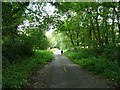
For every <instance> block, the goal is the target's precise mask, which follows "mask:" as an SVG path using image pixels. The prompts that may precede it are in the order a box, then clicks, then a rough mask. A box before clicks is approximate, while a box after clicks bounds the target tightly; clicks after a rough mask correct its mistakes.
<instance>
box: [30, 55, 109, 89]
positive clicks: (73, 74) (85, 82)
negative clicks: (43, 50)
mask: <svg viewBox="0 0 120 90" xmlns="http://www.w3.org/2000/svg"><path fill="white" fill-rule="evenodd" d="M41 72H42V74H44V75H39V74H41ZM41 76H42V77H41ZM40 83H42V85H41V84H40ZM31 87H34V88H36V87H37V88H40V87H46V88H108V86H107V84H106V80H104V79H101V78H99V76H96V75H93V74H91V73H88V71H86V70H83V69H82V68H81V67H80V66H78V65H77V64H74V63H73V62H71V61H70V60H69V59H68V58H67V57H65V56H63V55H55V58H54V60H53V61H52V62H51V63H49V64H48V65H46V66H45V68H44V69H42V71H40V70H38V73H37V74H36V76H35V77H34V83H32V84H31Z"/></svg>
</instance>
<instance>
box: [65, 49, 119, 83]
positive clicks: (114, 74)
mask: <svg viewBox="0 0 120 90" xmlns="http://www.w3.org/2000/svg"><path fill="white" fill-rule="evenodd" d="M92 51H93V53H92ZM98 53H99V54H98ZM64 54H65V55H66V56H68V57H69V58H70V59H71V60H72V61H73V62H75V63H76V64H78V65H80V66H82V67H83V68H86V69H87V70H89V71H92V72H94V73H97V74H100V75H102V76H104V77H106V78H108V79H109V80H111V81H114V82H116V83H117V84H118V83H120V67H119V66H118V63H117V61H115V60H114V61H112V60H111V59H112V58H113V57H111V56H110V57H108V56H109V55H108V56H107V57H106V56H105V55H104V52H103V53H101V52H96V50H80V51H79V52H73V51H67V52H65V53H64Z"/></svg>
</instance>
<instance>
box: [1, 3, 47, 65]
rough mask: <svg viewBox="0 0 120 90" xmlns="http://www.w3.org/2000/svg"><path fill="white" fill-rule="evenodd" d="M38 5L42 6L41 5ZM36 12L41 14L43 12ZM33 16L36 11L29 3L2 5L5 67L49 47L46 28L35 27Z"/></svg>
mask: <svg viewBox="0 0 120 90" xmlns="http://www.w3.org/2000/svg"><path fill="white" fill-rule="evenodd" d="M31 5H32V4H31ZM38 5H39V6H40V5H41V3H38ZM41 7H42V6H41ZM36 12H39V13H41V12H42V11H36ZM39 13H38V14H39ZM33 14H34V11H33V10H32V7H30V3H28V2H12V3H10V2H3V3H2V19H3V21H2V61H3V66H5V65H7V64H9V63H13V62H16V61H18V60H21V59H22V58H25V57H28V56H31V55H32V54H33V50H36V49H42V50H44V49H47V47H48V46H49V43H48V40H47V38H46V36H45V28H46V27H43V26H42V25H41V24H38V25H37V26H35V23H36V22H34V20H35V19H36V18H35V17H34V18H33V16H34V15H33ZM35 16H36V15H35ZM28 22H30V23H28ZM41 23H42V22H41ZM43 24H44V22H43ZM44 25H45V24H44Z"/></svg>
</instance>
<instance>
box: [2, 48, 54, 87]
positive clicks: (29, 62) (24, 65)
mask: <svg viewBox="0 0 120 90" xmlns="http://www.w3.org/2000/svg"><path fill="white" fill-rule="evenodd" d="M52 58H53V53H52V52H51V51H42V50H37V51H35V53H34V55H33V56H31V57H29V58H27V59H25V60H22V61H21V62H17V63H15V64H10V65H8V66H7V67H5V68H3V72H2V87H3V88H21V87H24V86H26V85H27V83H28V81H27V78H28V76H29V75H30V74H31V73H32V71H33V69H35V68H37V67H38V66H43V65H45V64H47V63H48V62H50V61H51V60H52Z"/></svg>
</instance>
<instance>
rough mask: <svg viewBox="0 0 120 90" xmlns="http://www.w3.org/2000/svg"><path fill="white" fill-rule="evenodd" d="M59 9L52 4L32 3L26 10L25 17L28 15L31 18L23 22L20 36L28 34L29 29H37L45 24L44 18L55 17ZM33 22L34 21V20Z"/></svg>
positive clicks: (20, 27)
mask: <svg viewBox="0 0 120 90" xmlns="http://www.w3.org/2000/svg"><path fill="white" fill-rule="evenodd" d="M55 11H57V9H56V8H55V6H53V5H51V4H50V3H45V2H43V3H41V4H40V3H39V2H36V3H34V2H30V4H29V6H28V7H27V9H26V10H25V14H23V16H25V15H28V16H29V18H26V19H25V20H23V22H22V23H21V24H20V25H19V26H18V30H19V31H20V32H19V34H21V33H22V32H24V33H25V32H26V29H28V28H34V29H35V28H36V27H39V26H40V25H41V24H43V21H44V18H45V17H47V16H54V15H55V13H54V12H55ZM31 17H32V18H33V20H32V18H31Z"/></svg>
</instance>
